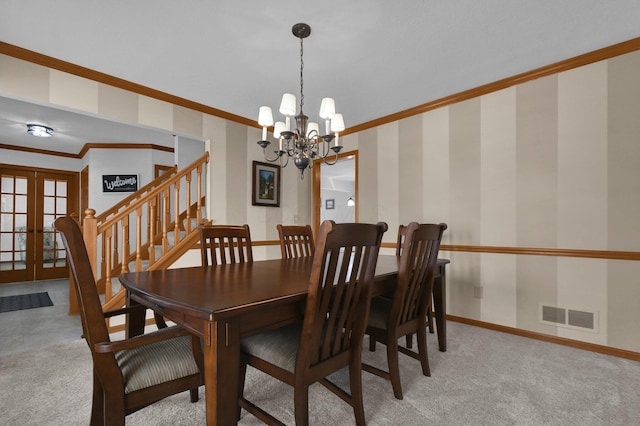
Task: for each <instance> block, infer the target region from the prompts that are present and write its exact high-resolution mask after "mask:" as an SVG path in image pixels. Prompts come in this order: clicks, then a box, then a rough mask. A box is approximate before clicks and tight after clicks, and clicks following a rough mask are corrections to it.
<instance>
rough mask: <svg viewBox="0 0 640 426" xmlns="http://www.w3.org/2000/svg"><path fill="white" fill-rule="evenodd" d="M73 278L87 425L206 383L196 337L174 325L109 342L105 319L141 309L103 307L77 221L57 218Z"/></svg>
mask: <svg viewBox="0 0 640 426" xmlns="http://www.w3.org/2000/svg"><path fill="white" fill-rule="evenodd" d="M54 226H55V228H56V230H57V231H58V232H60V235H61V238H62V242H63V244H64V247H65V249H66V252H67V261H68V263H69V268H70V270H71V274H72V277H73V281H74V288H75V293H76V296H77V299H78V307H79V309H80V318H81V320H82V331H83V335H84V338H85V340H86V341H87V345H88V346H89V350H90V351H91V357H92V358H93V402H92V406H91V425H124V424H125V416H127V415H129V414H131V413H133V412H135V411H137V410H140V409H141V408H144V407H146V406H148V405H150V404H153V403H155V402H157V401H160V400H161V399H163V398H166V397H168V396H170V395H174V394H177V393H180V392H183V391H186V390H188V391H190V397H191V398H190V399H191V402H196V401H197V400H198V387H199V386H200V385H202V384H204V376H203V374H202V371H204V358H203V354H202V349H201V346H200V339H198V338H197V337H195V336H192V335H191V334H189V333H188V332H187V331H186V330H184V329H182V328H179V327H177V326H174V327H169V328H165V329H162V330H160V331H156V332H153V333H149V334H144V335H140V336H136V337H133V338H129V339H124V340H118V341H112V340H111V338H110V337H109V332H108V330H107V326H106V323H105V318H107V317H112V316H114V315H121V314H127V313H132V312H135V311H136V310H138V313H142V314H143V315H144V312H139V311H140V310H142V311H144V309H145V308H144V307H142V306H140V305H138V306H136V307H132V308H124V309H119V310H116V311H110V312H103V311H102V305H101V303H100V298H99V296H98V290H97V287H96V282H95V278H94V276H93V271H92V270H91V264H90V263H89V256H88V254H87V249H86V246H85V244H84V240H83V238H82V234H81V232H80V227H79V226H78V224H77V223H76V222H75V221H74V220H73V219H72V218H70V217H61V218H58V219H57V220H56V221H55V223H54Z"/></svg>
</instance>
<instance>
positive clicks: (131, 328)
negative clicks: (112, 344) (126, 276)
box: [125, 292, 147, 339]
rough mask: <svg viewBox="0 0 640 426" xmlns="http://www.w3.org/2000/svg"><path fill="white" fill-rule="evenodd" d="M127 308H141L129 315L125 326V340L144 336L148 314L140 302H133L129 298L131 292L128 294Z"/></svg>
mask: <svg viewBox="0 0 640 426" xmlns="http://www.w3.org/2000/svg"><path fill="white" fill-rule="evenodd" d="M126 300H127V306H128V307H130V308H134V307H140V309H137V310H136V311H134V312H131V313H129V314H127V319H126V324H125V338H127V339H128V338H130V337H134V336H140V335H141V334H144V326H145V313H146V312H147V310H146V309H144V308H143V307H142V306H141V305H140V304H139V303H138V302H136V301H134V300H131V297H129V292H127V298H126Z"/></svg>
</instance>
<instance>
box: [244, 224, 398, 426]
mask: <svg viewBox="0 0 640 426" xmlns="http://www.w3.org/2000/svg"><path fill="white" fill-rule="evenodd" d="M386 229H387V224H386V223H378V224H377V225H373V224H364V223H348V224H347V223H342V224H336V223H335V222H333V221H325V222H323V223H322V226H321V228H320V233H319V237H318V244H317V246H316V251H315V254H314V256H313V267H312V270H311V276H310V280H309V292H308V295H307V302H306V307H305V310H304V320H303V321H302V322H299V323H294V324H290V325H288V326H284V327H281V328H278V329H275V330H271V331H267V332H264V333H261V334H258V335H255V336H251V337H247V338H244V339H242V340H241V342H240V348H241V360H242V363H241V366H242V367H241V369H240V383H239V395H238V401H239V405H240V407H241V408H244V409H245V410H247V411H248V412H250V413H251V414H253V415H255V416H256V417H258V418H259V419H260V420H262V421H263V422H265V423H269V424H282V423H281V422H279V421H278V420H277V419H276V418H275V417H273V416H272V415H271V414H269V413H267V412H266V411H264V410H263V409H261V408H260V407H258V406H257V405H255V404H253V403H252V402H250V401H248V400H247V399H245V398H244V396H243V388H244V378H245V374H246V370H247V365H251V366H253V367H255V368H257V369H259V370H261V371H263V372H265V373H266V374H268V375H270V376H273V377H275V378H276V379H278V380H281V381H282V382H284V383H287V384H288V385H291V386H293V387H294V410H295V421H296V425H298V426H300V425H307V424H308V423H309V407H308V398H309V394H308V391H309V386H310V385H311V384H313V383H315V382H320V383H321V384H322V385H324V386H325V387H326V388H327V389H329V390H330V391H332V392H334V393H335V394H336V395H338V396H339V397H340V398H341V399H343V400H344V401H345V402H347V403H348V404H349V405H351V406H352V407H353V411H354V414H355V419H356V424H358V425H364V424H365V418H364V405H363V400H362V371H361V359H360V357H361V352H362V337H363V333H364V330H365V326H366V322H367V314H368V309H369V301H370V294H371V285H372V282H373V277H374V274H375V268H376V263H377V258H378V251H379V249H380V242H381V240H382V234H383V233H384V232H385V231H386ZM346 366H348V367H349V383H350V393H347V392H346V391H344V390H342V389H341V388H339V387H338V386H336V385H335V384H333V383H332V382H330V381H329V380H327V379H326V377H327V376H328V375H330V374H331V373H333V372H335V371H338V370H340V369H342V368H343V367H346ZM238 414H240V413H238Z"/></svg>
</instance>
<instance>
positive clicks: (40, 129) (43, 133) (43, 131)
mask: <svg viewBox="0 0 640 426" xmlns="http://www.w3.org/2000/svg"><path fill="white" fill-rule="evenodd" d="M27 133H29V134H30V135H33V136H38V137H40V138H50V137H51V136H53V129H52V128H51V127H47V126H42V125H40V124H27Z"/></svg>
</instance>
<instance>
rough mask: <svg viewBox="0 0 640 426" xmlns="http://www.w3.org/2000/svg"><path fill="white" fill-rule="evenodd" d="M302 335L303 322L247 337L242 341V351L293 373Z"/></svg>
mask: <svg viewBox="0 0 640 426" xmlns="http://www.w3.org/2000/svg"><path fill="white" fill-rule="evenodd" d="M301 334H302V323H301V322H299V323H295V324H291V325H287V326H285V327H280V328H277V329H275V330H270V331H266V332H264V333H260V334H256V335H255V336H250V337H245V338H244V339H242V340H241V341H240V350H241V351H242V352H245V353H248V354H251V355H254V356H256V357H258V358H261V359H264V360H265V361H268V362H270V363H271V364H274V365H277V366H278V367H280V368H284V369H285V370H287V371H291V372H293V371H294V369H295V365H296V353H297V351H298V345H299V343H300V336H301Z"/></svg>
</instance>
